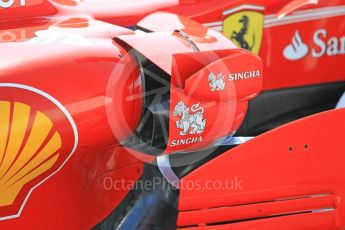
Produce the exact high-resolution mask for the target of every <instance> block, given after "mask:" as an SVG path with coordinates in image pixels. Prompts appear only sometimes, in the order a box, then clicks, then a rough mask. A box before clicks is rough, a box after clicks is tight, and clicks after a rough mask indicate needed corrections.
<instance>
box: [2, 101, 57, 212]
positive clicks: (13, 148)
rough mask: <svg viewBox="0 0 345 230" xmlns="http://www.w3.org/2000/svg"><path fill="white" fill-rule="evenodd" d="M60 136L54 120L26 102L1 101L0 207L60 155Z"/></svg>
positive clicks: (51, 165)
mask: <svg viewBox="0 0 345 230" xmlns="http://www.w3.org/2000/svg"><path fill="white" fill-rule="evenodd" d="M60 148H61V136H60V134H59V132H57V131H56V130H54V125H53V122H52V121H51V120H50V119H49V118H48V116H46V115H45V114H44V113H42V112H40V111H33V110H32V109H31V107H30V106H29V105H27V104H24V103H20V102H9V101H0V207H1V206H7V205H11V204H13V203H14V201H15V199H16V197H17V196H18V194H19V193H20V191H21V189H22V188H23V187H24V186H25V185H26V184H27V183H29V182H30V181H32V180H34V179H35V178H37V177H38V176H40V175H42V174H43V173H44V172H46V171H47V170H49V169H50V168H51V167H53V165H54V164H55V163H56V161H57V160H58V158H59V150H60Z"/></svg>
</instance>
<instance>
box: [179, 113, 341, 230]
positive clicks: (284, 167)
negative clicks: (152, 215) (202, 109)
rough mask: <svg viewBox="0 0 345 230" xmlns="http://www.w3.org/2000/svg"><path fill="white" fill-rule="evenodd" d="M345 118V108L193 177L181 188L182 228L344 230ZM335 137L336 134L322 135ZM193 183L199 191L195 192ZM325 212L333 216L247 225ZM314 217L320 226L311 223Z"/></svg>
mask: <svg viewBox="0 0 345 230" xmlns="http://www.w3.org/2000/svg"><path fill="white" fill-rule="evenodd" d="M344 116H345V109H339V110H332V111H328V112H324V113H321V114H317V115H314V116H311V117H308V118H305V119H301V120H298V121H295V122H293V123H290V124H288V125H285V126H283V127H280V128H277V129H275V130H272V131H270V132H268V133H265V134H263V135H260V136H258V137H256V138H255V139H253V140H251V141H249V142H247V143H245V144H242V145H240V146H238V147H236V148H234V149H232V150H229V151H228V152H226V153H224V154H222V155H221V156H219V157H217V158H216V159H214V160H212V161H210V162H208V163H206V164H205V165H204V166H202V167H200V168H199V169H197V170H195V171H193V172H192V173H191V174H189V175H187V176H186V177H184V178H183V179H182V181H181V186H180V188H181V190H180V202H179V210H180V214H179V218H178V225H179V226H181V227H182V226H191V225H199V224H200V226H201V228H200V229H209V228H210V229H212V228H211V227H209V228H203V227H202V226H203V225H205V224H211V223H222V222H231V221H240V222H238V223H236V224H234V227H235V229H236V227H238V228H239V229H261V227H264V226H271V225H270V224H272V226H275V224H278V222H280V223H281V224H282V226H285V227H284V229H289V227H288V226H286V224H287V223H288V221H286V220H287V219H289V222H291V221H292V222H294V223H295V225H294V226H293V227H294V229H343V227H344V225H345V220H344V215H345V204H344V199H343V198H344V195H345V194H344V191H345V180H344V179H345V169H344V167H343V162H344V160H345V159H344V154H342V153H343V152H344V147H343V131H344V128H345V123H344V120H343V118H344ZM329 130H332V135H323V134H326V133H329ZM297 133H298V135H296V134H297ZM272 140H274V141H272ZM329 143H332V144H329ZM210 172H212V173H210ZM235 180H237V182H236V181H235ZM192 182H194V185H195V183H197V185H198V188H191V187H188V185H189V186H190V185H192ZM210 183H217V185H216V186H215V187H211V186H212V184H210ZM216 188H217V189H216ZM320 209H322V210H324V209H334V211H323V212H320V213H318V214H316V213H309V214H304V215H300V214H296V215H291V216H288V217H277V218H267V219H265V220H255V221H245V220H248V219H251V218H254V217H256V218H260V217H270V216H277V215H283V214H289V213H290V214H291V213H302V212H305V211H310V210H320ZM315 215H317V216H319V218H320V219H313V221H310V218H312V217H313V216H315ZM284 219H285V220H284ZM241 221H242V222H241ZM264 222H266V224H264ZM283 223H285V224H284V225H283ZM316 223H317V225H316ZM316 226H317V227H316ZM217 227H219V229H222V228H224V229H225V228H226V227H228V228H230V227H232V224H229V225H225V224H224V226H221V224H220V226H217ZM198 229H199V228H198ZM217 229H218V228H217Z"/></svg>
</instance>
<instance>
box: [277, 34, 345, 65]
mask: <svg viewBox="0 0 345 230" xmlns="http://www.w3.org/2000/svg"><path fill="white" fill-rule="evenodd" d="M308 44H309V47H308V46H307V44H305V43H304V41H303V40H302V37H301V35H300V33H299V31H298V30H296V32H295V34H294V36H293V38H292V41H291V43H290V44H289V45H287V46H286V47H285V49H284V50H283V56H284V57H285V58H286V59H288V60H300V59H302V58H304V57H305V56H307V55H308V53H310V55H311V56H312V57H313V58H322V57H324V56H330V57H331V56H337V55H344V54H345V36H341V37H336V36H329V34H328V31H327V30H325V29H319V30H316V31H315V32H314V34H313V38H312V43H311V42H308ZM309 51H310V52H309Z"/></svg>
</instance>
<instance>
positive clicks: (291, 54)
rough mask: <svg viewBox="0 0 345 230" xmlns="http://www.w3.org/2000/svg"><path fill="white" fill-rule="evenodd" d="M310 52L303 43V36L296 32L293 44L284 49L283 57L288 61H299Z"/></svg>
mask: <svg viewBox="0 0 345 230" xmlns="http://www.w3.org/2000/svg"><path fill="white" fill-rule="evenodd" d="M308 52H309V48H308V46H307V45H306V44H305V43H304V42H303V41H302V38H301V35H300V34H299V32H298V30H296V33H295V35H294V36H293V38H292V42H291V44H289V45H288V46H287V47H286V48H285V49H284V52H283V55H284V57H285V58H286V59H288V60H299V59H302V58H303V57H305V56H306V55H307V54H308Z"/></svg>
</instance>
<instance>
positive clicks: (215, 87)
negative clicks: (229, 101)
mask: <svg viewBox="0 0 345 230" xmlns="http://www.w3.org/2000/svg"><path fill="white" fill-rule="evenodd" d="M208 81H209V84H208V85H209V86H210V88H211V91H221V90H224V88H225V82H224V77H223V74H221V73H220V74H218V75H217V76H216V75H215V74H214V73H210V75H208Z"/></svg>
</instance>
